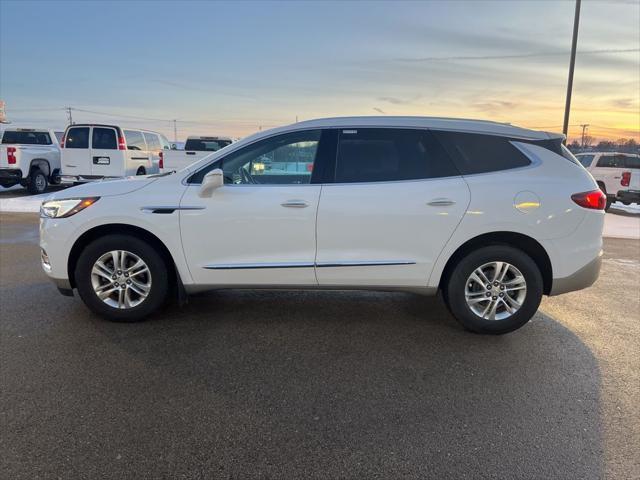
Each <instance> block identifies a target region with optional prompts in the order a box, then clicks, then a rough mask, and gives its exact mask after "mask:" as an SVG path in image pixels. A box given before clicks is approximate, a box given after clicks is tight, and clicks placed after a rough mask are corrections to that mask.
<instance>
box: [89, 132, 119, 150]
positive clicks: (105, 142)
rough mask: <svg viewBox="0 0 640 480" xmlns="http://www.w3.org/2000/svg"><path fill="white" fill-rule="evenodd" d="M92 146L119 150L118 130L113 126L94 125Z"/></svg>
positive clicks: (100, 148)
mask: <svg viewBox="0 0 640 480" xmlns="http://www.w3.org/2000/svg"><path fill="white" fill-rule="evenodd" d="M91 146H92V148H95V149H98V150H117V149H118V141H117V140H116V131H115V130H114V129H113V128H102V127H93V134H92V135H91Z"/></svg>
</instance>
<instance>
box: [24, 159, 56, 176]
mask: <svg viewBox="0 0 640 480" xmlns="http://www.w3.org/2000/svg"><path fill="white" fill-rule="evenodd" d="M34 167H37V168H39V169H40V170H42V173H44V174H45V176H46V177H47V178H49V177H50V176H51V165H50V164H49V160H47V159H46V158H34V159H33V160H31V163H30V164H29V174H31V171H32V170H33V169H34ZM43 167H44V168H43Z"/></svg>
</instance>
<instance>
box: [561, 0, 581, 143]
mask: <svg viewBox="0 0 640 480" xmlns="http://www.w3.org/2000/svg"><path fill="white" fill-rule="evenodd" d="M580 2H581V0H576V11H575V15H574V17H573V39H572V40H571V60H569V81H568V83H567V102H566V104H565V106H564V123H563V126H562V133H564V136H565V139H564V143H565V145H566V143H567V134H568V133H569V112H570V111H571V90H572V89H573V69H574V67H575V65H576V46H577V44H578V24H579V23H580Z"/></svg>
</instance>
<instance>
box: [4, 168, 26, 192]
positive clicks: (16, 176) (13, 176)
mask: <svg viewBox="0 0 640 480" xmlns="http://www.w3.org/2000/svg"><path fill="white" fill-rule="evenodd" d="M21 181H22V170H20V169H19V168H0V185H2V186H3V187H11V186H12V185H17V184H18V183H20V182H21Z"/></svg>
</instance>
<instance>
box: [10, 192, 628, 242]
mask: <svg viewBox="0 0 640 480" xmlns="http://www.w3.org/2000/svg"><path fill="white" fill-rule="evenodd" d="M48 196H49V193H43V194H42V195H29V194H28V193H27V192H26V190H25V189H23V188H22V187H20V186H16V187H11V188H5V189H1V188H0V212H39V211H40V203H41V202H42V201H43V200H44V199H45V198H47V197H48ZM603 236H605V237H613V238H637V239H640V205H623V204H622V203H620V202H616V203H614V204H613V205H612V206H611V210H610V211H609V213H607V215H606V216H605V218H604V233H603Z"/></svg>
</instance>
